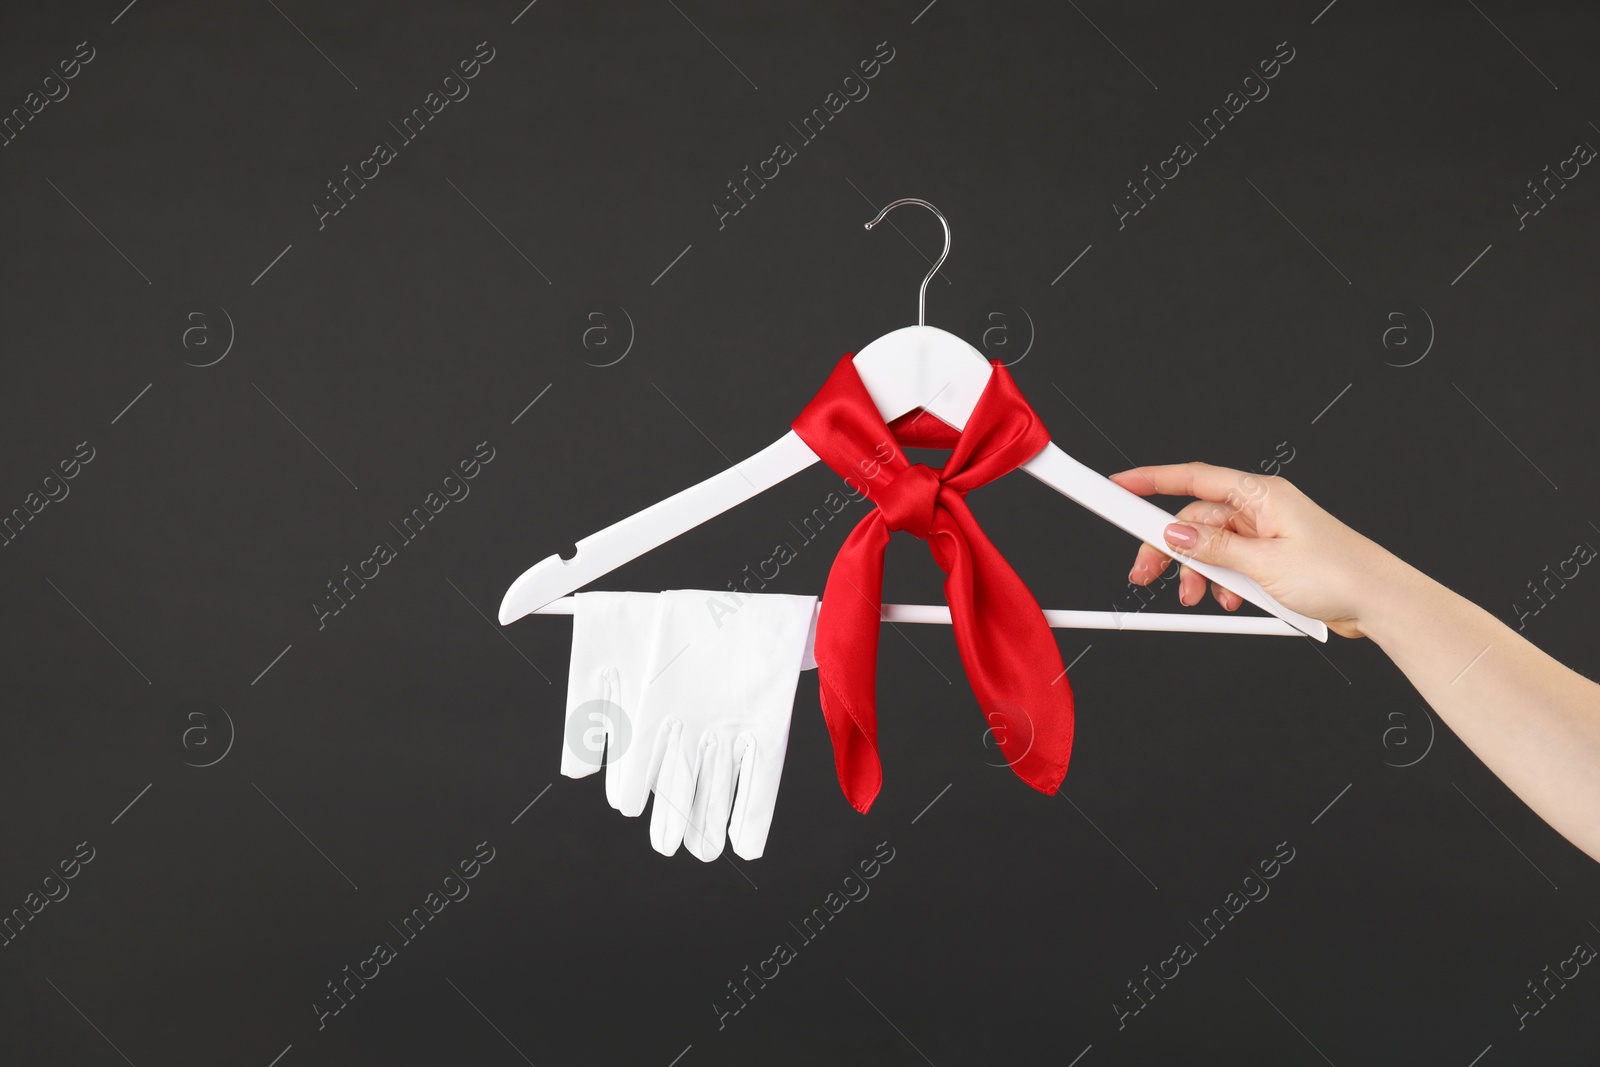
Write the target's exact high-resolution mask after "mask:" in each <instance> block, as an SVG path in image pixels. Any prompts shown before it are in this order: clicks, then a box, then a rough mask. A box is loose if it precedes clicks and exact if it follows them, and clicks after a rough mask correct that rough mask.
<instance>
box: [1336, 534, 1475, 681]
mask: <svg viewBox="0 0 1600 1067" xmlns="http://www.w3.org/2000/svg"><path fill="white" fill-rule="evenodd" d="M1369 544H1371V542H1369ZM1372 547H1373V548H1374V549H1376V550H1377V551H1376V554H1375V558H1374V559H1373V560H1372V561H1371V565H1370V566H1366V567H1363V568H1362V571H1361V577H1360V579H1359V583H1360V591H1359V593H1358V596H1357V604H1358V613H1357V615H1356V618H1355V620H1354V621H1355V625H1356V628H1357V629H1358V630H1360V631H1361V633H1362V634H1363V635H1364V636H1366V637H1369V638H1371V639H1372V640H1373V641H1374V642H1375V643H1376V644H1378V645H1379V646H1380V647H1382V648H1383V649H1384V651H1386V652H1388V653H1390V655H1391V656H1392V655H1393V654H1394V646H1395V644H1396V643H1397V642H1399V641H1402V640H1404V639H1405V638H1406V637H1407V636H1408V635H1416V634H1418V633H1419V632H1420V631H1421V629H1422V628H1423V627H1425V626H1426V625H1427V624H1428V620H1429V619H1430V618H1431V619H1434V620H1437V618H1438V616H1439V614H1440V613H1441V612H1442V611H1443V610H1444V609H1445V604H1444V601H1446V600H1448V599H1450V598H1453V597H1455V595H1456V594H1454V593H1452V592H1451V591H1450V590H1449V589H1447V588H1445V587H1444V586H1442V585H1440V584H1439V583H1438V582H1436V581H1434V580H1433V579H1432V578H1429V577H1428V576H1427V575H1426V574H1424V573H1422V572H1421V571H1419V570H1417V568H1415V567H1413V566H1411V565H1410V564H1409V563H1407V562H1406V561H1405V560H1403V559H1401V558H1400V557H1399V556H1396V555H1394V554H1393V553H1391V552H1389V551H1387V550H1385V549H1383V548H1380V547H1379V546H1378V545H1376V544H1372Z"/></svg>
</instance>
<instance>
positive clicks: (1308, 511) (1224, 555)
mask: <svg viewBox="0 0 1600 1067" xmlns="http://www.w3.org/2000/svg"><path fill="white" fill-rule="evenodd" d="M1111 480H1112V481H1113V482H1116V483H1117V484H1118V485H1120V486H1122V487H1123V488H1124V489H1127V490H1129V491H1131V492H1134V493H1137V494H1139V495H1140V496H1153V495H1160V496H1192V497H1198V498H1199V499H1197V500H1195V501H1193V502H1192V503H1190V504H1188V505H1186V506H1185V507H1184V508H1183V509H1182V510H1181V511H1179V512H1178V518H1179V519H1180V520H1182V521H1180V522H1175V523H1171V524H1169V525H1168V526H1167V528H1166V530H1165V531H1164V532H1165V534H1166V539H1167V544H1166V546H1165V547H1158V546H1151V545H1141V546H1140V548H1139V554H1138V556H1136V557H1135V558H1134V561H1133V570H1132V571H1130V572H1129V573H1128V580H1129V581H1131V582H1133V583H1134V584H1136V585H1149V584H1150V583H1151V582H1152V581H1154V580H1155V579H1156V578H1157V577H1159V576H1160V575H1161V573H1162V572H1163V571H1165V570H1166V569H1167V562H1168V560H1169V559H1171V558H1172V557H1174V556H1176V557H1178V558H1179V559H1180V560H1181V559H1183V558H1193V559H1197V560H1199V561H1201V562H1202V563H1215V564H1218V565H1220V566H1223V567H1231V568H1232V569H1234V570H1236V571H1242V572H1243V573H1245V574H1247V575H1249V576H1250V577H1251V578H1254V579H1255V580H1256V581H1257V582H1259V583H1260V584H1261V587H1262V588H1263V589H1265V590H1266V591H1267V592H1269V593H1271V594H1272V595H1273V596H1274V597H1276V598H1277V599H1278V600H1279V601H1280V602H1281V603H1282V604H1284V605H1285V606H1286V607H1289V608H1292V609H1294V610H1295V611H1298V612H1300V613H1301V614H1302V615H1309V616H1311V617H1312V618H1315V619H1320V620H1322V621H1323V622H1325V623H1327V624H1328V628H1329V629H1331V630H1333V631H1334V632H1335V633H1337V634H1340V635H1341V636H1343V637H1363V636H1365V633H1364V631H1363V629H1362V620H1363V618H1364V617H1365V616H1366V613H1368V612H1370V611H1371V610H1372V608H1373V603H1374V600H1375V599H1377V598H1376V597H1375V595H1374V594H1375V593H1376V592H1378V591H1380V590H1382V589H1383V588H1384V583H1385V582H1390V581H1394V580H1397V579H1398V578H1399V577H1400V576H1401V575H1402V574H1403V572H1405V571H1407V570H1409V568H1407V567H1406V565H1405V564H1404V563H1402V562H1401V561H1400V560H1399V559H1397V558H1396V557H1395V556H1393V555H1391V554H1390V553H1388V552H1387V551H1385V550H1384V549H1383V548H1382V547H1381V546H1379V545H1378V544H1376V543H1374V542H1373V541H1370V540H1368V539H1367V538H1365V537H1363V536H1362V535H1361V534H1359V533H1357V532H1356V531H1354V530H1352V529H1351V528H1350V527H1348V526H1346V525H1345V524H1344V523H1342V522H1340V521H1339V520H1338V519H1336V518H1334V517H1333V516H1332V515H1330V514H1328V513H1327V512H1326V511H1324V510H1323V509H1322V508H1320V507H1318V506H1317V505H1316V504H1315V503H1313V502H1312V501H1311V499H1310V498H1309V497H1307V496H1306V495H1305V494H1304V493H1302V492H1301V491H1300V490H1298V489H1296V488H1295V487H1294V486H1293V485H1291V484H1290V483H1289V482H1288V481H1287V480H1285V479H1283V478H1279V477H1268V476H1265V475H1257V474H1249V473H1246V472H1245V471H1238V470H1233V469H1232V468H1230V467H1213V466H1211V465H1210V464H1209V463H1174V464H1168V465H1166V466H1159V467H1138V468H1136V469H1134V470H1128V471H1123V472H1121V473H1120V474H1113V475H1112V476H1111ZM1205 592H1206V579H1205V577H1204V576H1202V575H1201V574H1199V573H1198V572H1197V571H1195V570H1193V569H1192V568H1190V567H1187V566H1184V567H1182V568H1181V571H1180V573H1179V577H1178V600H1179V602H1180V603H1183V604H1187V605H1193V604H1198V603H1199V602H1200V599H1201V598H1202V597H1203V596H1205ZM1212 594H1213V595H1214V596H1215V597H1216V598H1217V602H1218V603H1219V604H1221V605H1222V606H1223V607H1225V608H1227V609H1228V610H1229V611H1233V610H1235V609H1237V608H1238V607H1239V605H1240V604H1242V603H1243V600H1242V599H1241V598H1240V597H1239V595H1238V594H1237V593H1234V592H1232V591H1230V590H1227V589H1224V588H1222V587H1221V586H1219V585H1216V584H1215V583H1213V584H1212Z"/></svg>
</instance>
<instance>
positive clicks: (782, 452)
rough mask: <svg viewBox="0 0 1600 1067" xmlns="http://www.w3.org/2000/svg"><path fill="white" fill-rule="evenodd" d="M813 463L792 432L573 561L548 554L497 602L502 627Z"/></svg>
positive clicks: (606, 535) (601, 538)
mask: <svg viewBox="0 0 1600 1067" xmlns="http://www.w3.org/2000/svg"><path fill="white" fill-rule="evenodd" d="M816 462H817V455H816V453H815V452H812V451H811V449H810V448H808V447H807V446H806V443H805V442H804V441H802V440H801V439H800V437H799V436H798V435H797V434H796V433H795V432H794V431H793V430H790V431H789V432H788V433H786V434H784V435H783V436H782V437H780V438H778V440H776V441H774V442H773V443H772V444H770V445H768V446H767V447H766V448H763V449H762V450H761V451H760V452H757V453H756V454H755V455H753V456H751V457H750V458H749V459H746V460H745V461H744V462H742V463H738V464H735V465H734V466H732V467H729V468H728V469H727V470H725V471H723V472H722V473H720V474H715V475H712V476H711V477H710V478H707V479H706V480H705V481H703V482H700V483H698V484H696V485H691V486H690V487H689V488H687V489H685V490H683V491H682V492H679V493H675V494H674V495H672V496H669V497H667V498H666V499H665V500H662V501H659V502H658V503H655V504H652V505H650V506H649V507H647V508H645V509H644V510H643V511H640V512H637V513H635V514H633V515H629V516H628V517H627V518H625V519H622V520H621V521H620V522H614V523H612V524H611V525H610V526H607V527H606V528H605V529H603V530H600V531H598V532H596V533H592V534H590V535H589V536H588V537H585V538H584V539H583V540H581V541H579V542H578V543H577V551H576V552H575V553H574V554H573V557H572V558H571V559H562V558H561V557H560V556H559V555H555V556H548V557H546V558H545V559H543V560H541V561H540V562H538V563H535V564H534V565H533V566H532V567H529V568H528V569H527V570H526V571H523V572H522V574H521V576H519V577H518V578H517V580H516V581H515V582H512V583H511V588H509V589H507V590H506V595H505V597H504V598H503V599H502V600H501V602H500V624H501V625H502V626H505V625H508V624H510V623H512V622H515V621H516V620H517V619H520V618H521V617H522V616H524V615H526V614H528V613H529V612H532V611H537V610H538V609H540V608H542V607H544V606H545V605H546V604H548V603H550V602H551V601H552V600H555V599H556V598H558V597H562V596H565V595H566V594H568V593H570V592H572V591H574V590H576V589H581V588H583V587H584V586H586V585H588V584H589V583H590V582H592V581H594V580H595V579H597V578H600V577H602V576H603V575H606V574H609V573H610V572H612V571H614V570H616V569H617V568H618V567H620V566H622V565H623V564H624V563H627V562H628V561H629V560H633V559H637V558H638V557H639V556H642V555H644V554H645V553H646V552H649V551H650V550H651V549H653V548H656V547H658V546H660V545H663V544H666V543H667V542H668V541H670V540H672V539H673V538H674V537H678V536H679V535H681V534H683V533H685V532H687V531H689V530H692V529H694V528H695V527H696V526H699V525H700V524H702V523H704V522H708V521H710V520H711V519H714V518H716V517H717V516H718V515H720V514H722V513H723V512H724V511H727V510H728V509H729V508H731V507H733V506H735V505H737V504H742V503H743V502H744V501H746V500H749V499H750V498H751V497H753V496H755V495H756V494H757V493H760V492H762V491H764V490H767V489H770V488H772V487H773V486H774V485H777V484H778V483H779V482H781V481H783V480H785V479H787V478H790V477H792V476H794V475H796V474H798V473H799V472H800V471H802V470H804V469H805V468H807V467H809V466H810V465H811V464H813V463H816Z"/></svg>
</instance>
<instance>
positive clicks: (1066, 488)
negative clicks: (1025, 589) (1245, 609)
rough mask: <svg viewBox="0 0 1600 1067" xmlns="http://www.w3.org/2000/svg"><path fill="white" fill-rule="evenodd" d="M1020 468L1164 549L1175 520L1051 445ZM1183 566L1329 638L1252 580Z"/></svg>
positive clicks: (1301, 627)
mask: <svg viewBox="0 0 1600 1067" xmlns="http://www.w3.org/2000/svg"><path fill="white" fill-rule="evenodd" d="M1021 469H1022V470H1025V471H1027V472H1028V473H1029V474H1031V475H1033V476H1034V477H1035V478H1037V479H1039V480H1040V481H1041V482H1043V483H1044V484H1046V485H1048V486H1049V487H1050V488H1052V489H1054V490H1055V491H1056V492H1058V493H1060V494H1061V495H1063V496H1065V497H1068V498H1070V499H1072V500H1074V501H1076V502H1077V503H1079V504H1081V505H1083V506H1084V507H1086V508H1088V509H1089V510H1090V511H1092V512H1094V513H1095V514H1096V515H1099V516H1100V517H1101V518H1103V519H1105V520H1106V521H1107V522H1109V523H1111V524H1112V525H1113V526H1117V527H1119V528H1120V529H1122V530H1123V531H1125V532H1127V533H1130V534H1132V535H1133V536H1135V537H1137V538H1138V539H1139V540H1141V541H1143V542H1144V543H1145V544H1149V545H1156V546H1158V547H1159V546H1161V545H1163V544H1165V543H1166V541H1165V539H1164V538H1163V537H1162V533H1161V531H1162V530H1163V529H1165V528H1166V525H1167V523H1169V522H1175V521H1177V519H1176V516H1173V515H1169V514H1168V513H1167V512H1165V511H1162V510H1161V509H1160V508H1158V507H1156V506H1155V505H1154V504H1152V503H1150V501H1148V500H1146V499H1145V498H1144V497H1142V496H1139V495H1138V494H1137V493H1130V492H1129V491H1128V490H1126V489H1124V488H1122V486H1120V485H1118V484H1117V483H1116V482H1113V481H1112V480H1111V479H1109V478H1106V477H1104V476H1103V475H1100V474H1098V473H1096V472H1095V471H1093V470H1091V469H1090V468H1088V467H1086V466H1084V465H1083V464H1082V463H1079V462H1078V461H1077V460H1075V459H1073V458H1072V457H1071V456H1069V455H1067V454H1066V453H1065V452H1063V451H1062V450H1061V449H1060V448H1059V447H1057V446H1056V444H1055V443H1054V442H1051V443H1050V444H1047V445H1045V446H1044V448H1043V449H1041V450H1040V452H1039V454H1038V455H1036V456H1034V457H1033V458H1032V459H1030V460H1028V462H1026V463H1024V464H1023V465H1022V468H1021ZM1184 562H1185V563H1186V564H1187V565H1188V566H1190V567H1193V568H1194V569H1195V570H1196V571H1199V572H1200V573H1201V574H1203V575H1205V576H1206V577H1207V578H1209V579H1211V580H1212V581H1214V582H1216V583H1217V584H1218V585H1220V586H1222V587H1223V588H1224V589H1228V590H1231V591H1232V592H1235V593H1237V594H1239V595H1240V596H1241V597H1243V598H1244V599H1245V600H1248V601H1249V602H1250V603H1252V604H1254V605H1255V606H1256V607H1258V608H1261V609H1262V610H1263V611H1266V612H1268V613H1269V614H1271V615H1275V616H1277V617H1278V618H1280V619H1282V620H1283V621H1284V622H1287V623H1289V624H1290V625H1291V626H1293V627H1294V628H1295V629H1297V630H1299V631H1300V632H1301V633H1304V634H1306V635H1307V636H1309V637H1312V638H1315V639H1316V640H1318V641H1326V640H1327V639H1328V627H1327V626H1326V625H1325V624H1324V623H1322V622H1320V621H1319V620H1317V619H1313V618H1311V617H1310V616H1307V615H1302V614H1300V613H1299V612H1298V611H1292V610H1290V609H1289V608H1286V607H1284V606H1283V605H1282V604H1280V603H1278V601H1277V599H1276V598H1275V597H1273V596H1272V594H1271V593H1268V592H1267V591H1266V590H1265V589H1263V588H1261V586H1260V585H1259V584H1258V583H1257V582H1256V580H1255V579H1254V578H1251V577H1249V576H1248V575H1245V574H1241V573H1239V572H1238V571H1236V570H1232V569H1230V568H1228V567H1219V566H1216V565H1215V564H1211V563H1201V562H1199V561H1198V560H1185V561H1184Z"/></svg>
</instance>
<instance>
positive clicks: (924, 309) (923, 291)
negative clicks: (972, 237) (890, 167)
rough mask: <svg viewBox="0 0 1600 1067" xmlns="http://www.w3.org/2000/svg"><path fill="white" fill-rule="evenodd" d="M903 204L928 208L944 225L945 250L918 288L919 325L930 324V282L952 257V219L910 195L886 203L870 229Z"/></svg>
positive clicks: (868, 225) (924, 201) (868, 226)
mask: <svg viewBox="0 0 1600 1067" xmlns="http://www.w3.org/2000/svg"><path fill="white" fill-rule="evenodd" d="M901 204H916V205H917V206H918V207H925V208H927V209H928V210H929V211H931V212H933V214H934V216H935V217H936V218H937V219H938V220H939V225H941V226H943V227H944V251H943V252H941V253H939V258H938V259H937V260H935V261H934V264H933V269H932V270H930V271H929V272H928V276H927V277H926V278H924V279H922V288H920V289H918V290H917V325H918V326H926V325H927V324H928V283H929V282H931V281H933V276H934V275H935V274H938V273H939V268H940V267H942V266H944V261H945V260H947V259H949V258H950V220H949V219H947V218H945V217H944V212H942V211H940V210H939V209H938V208H936V207H934V206H933V205H932V204H930V203H928V202H927V201H926V200H918V199H917V198H916V197H914V196H908V197H905V198H904V199H901V200H896V201H894V202H893V203H890V204H885V205H884V208H883V210H882V211H880V212H878V217H877V218H875V219H873V220H872V221H871V222H869V223H867V229H869V230H870V229H872V228H873V227H874V226H876V225H877V224H878V223H880V222H882V221H883V220H884V217H885V216H886V215H888V214H889V212H891V211H893V210H894V209H895V208H897V207H899V206H900V205H901Z"/></svg>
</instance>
